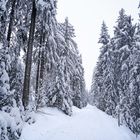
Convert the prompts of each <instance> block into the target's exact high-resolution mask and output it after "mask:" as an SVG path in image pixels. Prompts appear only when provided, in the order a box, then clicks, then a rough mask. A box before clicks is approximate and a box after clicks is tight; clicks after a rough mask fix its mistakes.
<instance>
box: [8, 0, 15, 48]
mask: <svg viewBox="0 0 140 140" xmlns="http://www.w3.org/2000/svg"><path fill="white" fill-rule="evenodd" d="M15 5H16V0H13V3H12V9H11V13H10V22H9V27H8V32H7V41H8V47H10V40H11V34H12V28H13V22H14V13H15Z"/></svg>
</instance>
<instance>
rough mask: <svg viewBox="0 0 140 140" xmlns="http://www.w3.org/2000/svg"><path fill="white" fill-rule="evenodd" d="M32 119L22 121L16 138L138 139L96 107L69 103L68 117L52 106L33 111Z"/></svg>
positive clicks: (38, 139)
mask: <svg viewBox="0 0 140 140" xmlns="http://www.w3.org/2000/svg"><path fill="white" fill-rule="evenodd" d="M35 119H36V123H34V124H32V125H28V124H25V126H24V129H23V132H22V136H21V139H20V140H140V137H138V138H136V136H135V135H133V134H132V133H131V132H130V130H128V128H126V127H124V126H121V127H118V125H117V120H116V119H113V118H112V117H111V116H108V115H106V114H105V113H103V112H102V111H100V110H98V109H97V108H96V107H93V106H90V105H88V106H87V107H86V108H84V109H81V110H80V109H78V108H76V107H73V115H72V117H69V116H66V115H64V114H63V113H62V112H61V111H59V110H57V109H55V108H54V109H52V108H42V109H40V110H39V111H38V112H37V113H36V114H35Z"/></svg>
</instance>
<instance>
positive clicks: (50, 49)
mask: <svg viewBox="0 0 140 140" xmlns="http://www.w3.org/2000/svg"><path fill="white" fill-rule="evenodd" d="M56 14H57V0H0V140H19V139H20V136H21V134H22V130H23V128H24V124H25V123H28V124H29V125H32V124H34V123H36V119H35V118H34V116H35V115H34V114H35V113H37V112H38V109H40V108H43V107H52V108H57V109H58V110H60V111H62V112H63V113H64V114H66V115H68V116H70V117H72V115H73V109H72V108H73V106H75V107H77V108H79V109H81V110H82V109H83V108H84V107H86V106H87V104H91V105H93V106H96V107H97V108H98V109H99V110H101V111H103V112H105V113H106V114H108V115H110V116H112V117H113V118H115V119H117V121H118V126H122V125H124V126H126V127H127V128H129V129H130V130H131V131H132V132H133V133H134V134H135V135H136V136H138V135H139V134H140V92H139V91H140V23H133V18H132V17H131V16H130V15H127V14H126V13H125V10H124V9H121V10H120V12H119V16H118V19H117V22H116V26H115V27H114V35H113V37H111V36H110V35H109V33H108V27H107V25H106V23H105V22H104V21H103V23H102V26H101V34H100V38H99V42H98V43H100V44H101V45H102V47H101V49H100V56H99V58H98V61H97V65H96V68H95V69H94V72H93V78H92V79H93V80H92V85H91V90H90V91H89V92H87V90H86V84H85V79H84V68H83V65H82V55H81V54H80V52H79V49H78V45H77V43H76V41H75V38H74V37H75V30H74V27H73V26H72V24H71V23H70V22H69V19H68V18H67V17H66V18H65V21H64V22H63V23H60V22H58V21H57V18H56ZM95 121H96V120H95ZM92 123H93V125H94V122H92ZM93 131H94V130H93Z"/></svg>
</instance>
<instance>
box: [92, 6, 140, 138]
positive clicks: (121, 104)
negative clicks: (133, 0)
mask: <svg viewBox="0 0 140 140" xmlns="http://www.w3.org/2000/svg"><path fill="white" fill-rule="evenodd" d="M99 43H101V44H102V47H101V49H100V56H99V58H98V62H97V65H96V68H95V70H94V73H93V80H92V86H91V91H90V103H91V104H93V105H95V106H97V107H98V108H99V109H100V110H102V111H104V112H106V113H107V114H109V115H111V116H113V117H115V118H117V120H118V125H119V126H120V125H122V124H125V125H126V126H127V127H128V128H129V129H130V130H131V131H132V132H133V133H135V134H136V135H139V134H140V24H139V23H137V24H134V23H133V19H132V17H131V16H129V15H127V14H126V13H125V10H124V9H121V10H120V12H119V17H118V19H117V21H116V26H114V34H113V37H110V35H109V34H108V28H107V26H106V24H105V22H103V23H102V27H101V34H100V38H99Z"/></svg>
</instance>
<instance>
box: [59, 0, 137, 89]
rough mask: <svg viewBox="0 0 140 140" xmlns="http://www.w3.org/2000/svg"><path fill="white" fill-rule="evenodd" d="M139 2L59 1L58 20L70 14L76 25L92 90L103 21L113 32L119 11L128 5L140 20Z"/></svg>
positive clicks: (131, 0)
mask: <svg viewBox="0 0 140 140" xmlns="http://www.w3.org/2000/svg"><path fill="white" fill-rule="evenodd" d="M138 3H139V0H58V10H57V19H58V21H59V22H64V20H65V17H68V18H69V21H70V23H71V24H72V25H73V26H74V27H75V33H76V38H75V41H76V42H77V44H78V48H79V50H80V53H81V54H82V58H83V66H84V69H85V80H86V86H87V88H88V89H89V88H90V85H91V80H92V74H93V69H94V67H95V65H96V62H97V58H98V56H99V47H100V45H99V44H98V43H97V42H98V38H99V34H100V29H101V23H102V21H103V20H104V21H105V22H106V24H107V26H108V27H109V31H110V35H112V33H113V26H114V25H115V22H116V19H117V17H118V12H119V10H120V9H121V8H124V9H125V10H126V13H127V14H128V15H130V14H131V15H132V17H133V18H134V19H135V21H136V20H137V19H138Z"/></svg>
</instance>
